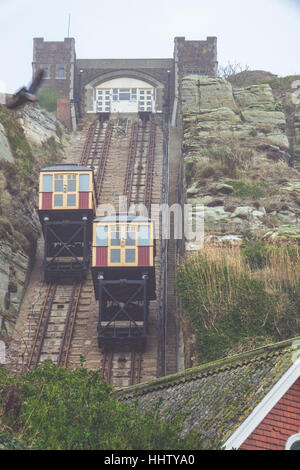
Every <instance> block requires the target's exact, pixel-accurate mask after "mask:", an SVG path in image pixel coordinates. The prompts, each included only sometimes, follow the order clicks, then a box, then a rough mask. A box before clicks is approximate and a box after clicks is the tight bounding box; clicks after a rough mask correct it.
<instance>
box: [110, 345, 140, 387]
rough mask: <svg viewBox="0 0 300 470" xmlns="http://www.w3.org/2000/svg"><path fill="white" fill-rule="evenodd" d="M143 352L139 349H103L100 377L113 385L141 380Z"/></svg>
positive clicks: (135, 382) (128, 383) (129, 383)
mask: <svg viewBox="0 0 300 470" xmlns="http://www.w3.org/2000/svg"><path fill="white" fill-rule="evenodd" d="M142 364H143V353H142V352H141V351H134V350H133V351H123V352H119V351H113V350H112V351H104V352H103V356H102V378H103V379H104V380H106V381H107V383H109V384H111V385H112V384H113V385H114V386H117V387H118V386H119V385H120V386H124V381H125V382H126V385H128V386H130V385H135V384H138V383H140V382H141V377H142Z"/></svg>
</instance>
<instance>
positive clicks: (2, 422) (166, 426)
mask: <svg viewBox="0 0 300 470" xmlns="http://www.w3.org/2000/svg"><path fill="white" fill-rule="evenodd" d="M111 392H112V388H111V387H110V386H109V385H108V384H107V383H105V382H104V381H103V379H102V378H101V374H100V372H99V371H96V372H94V371H90V370H87V369H85V368H83V367H80V368H78V369H76V370H70V369H66V368H64V367H57V366H55V365H54V364H53V363H51V362H45V363H43V364H42V365H41V366H40V367H39V368H38V369H36V370H35V371H34V372H27V373H24V374H19V375H16V376H15V377H11V376H9V375H8V373H7V371H6V370H4V369H1V368H0V444H2V445H4V446H5V447H6V448H9V449H14V448H17V449H20V448H21V449H47V450H61V449H64V450H67V449H68V450H70V449H79V450H80V449H85V450H91V449H102V450H136V449H143V450H148V449H153V450H154V449H162V450H167V449H199V448H201V445H202V442H203V440H202V439H201V436H200V435H199V433H196V432H193V433H189V434H187V435H185V437H181V432H182V429H183V426H182V418H183V417H182V416H179V415H178V416H171V415H170V416H168V417H167V419H163V418H161V416H160V408H159V406H160V404H159V402H158V403H157V404H156V406H155V407H154V408H153V410H152V411H148V412H145V413H142V412H141V410H140V409H139V407H138V405H137V404H129V403H125V402H120V401H118V399H117V398H116V397H114V395H112V393H111ZM206 444H207V442H206ZM211 446H214V447H217V446H218V444H215V443H211ZM206 447H207V445H206Z"/></svg>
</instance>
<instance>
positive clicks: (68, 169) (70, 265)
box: [38, 164, 97, 281]
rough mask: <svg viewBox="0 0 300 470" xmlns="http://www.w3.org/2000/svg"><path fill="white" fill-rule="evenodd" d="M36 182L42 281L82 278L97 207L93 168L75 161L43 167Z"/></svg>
mask: <svg viewBox="0 0 300 470" xmlns="http://www.w3.org/2000/svg"><path fill="white" fill-rule="evenodd" d="M39 183H40V185H39V210H38V214H39V218H40V222H41V225H42V229H43V234H44V239H45V251H44V277H45V280H46V281H51V280H58V279H61V278H64V279H66V278H70V279H78V280H80V279H84V278H85V277H86V273H87V270H88V266H89V258H90V249H91V242H92V221H93V218H94V217H95V214H96V207H97V201H96V194H95V182H94V173H93V169H92V168H89V167H85V166H80V165H74V164H59V165H56V166H51V167H48V168H43V169H42V170H41V171H40V182H39Z"/></svg>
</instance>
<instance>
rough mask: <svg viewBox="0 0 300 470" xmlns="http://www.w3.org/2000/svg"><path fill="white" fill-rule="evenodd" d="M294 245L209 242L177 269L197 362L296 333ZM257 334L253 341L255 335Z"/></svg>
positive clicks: (296, 259)
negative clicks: (245, 246)
mask: <svg viewBox="0 0 300 470" xmlns="http://www.w3.org/2000/svg"><path fill="white" fill-rule="evenodd" d="M299 258H300V255H299V251H297V250H296V251H295V250H292V251H291V249H288V248H278V247H277V248H269V249H266V248H262V249H261V250H259V249H258V248H257V247H256V248H253V250H252V251H251V250H249V249H248V250H247V251H245V252H244V255H242V253H241V252H240V250H239V249H238V248H228V249H221V248H216V247H211V248H207V249H205V250H203V252H199V253H198V254H196V255H194V256H192V257H190V258H188V259H187V260H186V262H185V263H184V265H183V266H181V267H180V268H179V270H178V281H177V287H178V295H179V297H180V299H181V303H182V309H183V312H184V313H183V314H182V315H183V316H185V317H186V318H187V319H188V321H189V322H190V323H191V324H192V325H193V331H194V333H195V342H196V344H195V346H196V351H197V354H198V361H199V362H200V363H204V362H209V361H212V360H216V359H218V358H221V357H224V356H226V355H228V354H229V353H231V352H233V353H234V352H236V351H240V350H241V349H243V347H244V348H246V349H247V348H248V345H249V344H250V345H251V347H256V346H259V345H261V342H264V340H265V341H266V342H270V341H271V342H272V341H275V342H276V341H279V340H283V339H287V338H290V337H293V336H297V335H298V334H299V287H300V283H299V279H300V276H299V275H300V267H299ZM256 338H257V341H256Z"/></svg>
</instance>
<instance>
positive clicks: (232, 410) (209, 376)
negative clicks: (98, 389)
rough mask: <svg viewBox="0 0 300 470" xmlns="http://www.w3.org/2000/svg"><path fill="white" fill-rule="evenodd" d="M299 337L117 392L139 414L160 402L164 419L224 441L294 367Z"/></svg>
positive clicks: (299, 343)
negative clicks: (180, 420)
mask: <svg viewBox="0 0 300 470" xmlns="http://www.w3.org/2000/svg"><path fill="white" fill-rule="evenodd" d="M299 354H300V337H298V338H294V339H292V340H288V341H284V342H281V343H277V344H273V345H269V346H265V347H263V348H259V349H256V350H253V351H250V352H248V353H244V354H241V355H238V356H233V357H230V358H225V359H222V360H218V361H216V362H213V363H209V364H205V365H201V366H199V367H194V368H192V369H188V370H186V371H184V372H181V373H178V374H175V375H171V376H167V377H162V378H159V379H157V380H153V381H151V382H148V383H145V384H139V385H136V386H133V387H128V388H126V389H122V390H118V391H117V392H115V394H116V395H117V396H119V398H120V399H121V400H126V401H135V400H138V401H139V403H140V405H141V407H142V408H143V409H148V408H149V407H150V405H151V404H155V403H156V402H157V401H158V400H161V403H160V405H159V409H160V410H161V413H162V415H164V414H165V413H168V412H169V411H171V412H172V413H177V412H183V413H184V416H185V424H184V428H185V430H190V429H194V428H198V429H200V430H201V432H202V434H203V435H205V436H207V437H208V438H212V439H218V440H220V441H221V442H225V441H226V440H227V439H228V438H229V437H230V436H231V434H232V433H233V431H235V430H236V429H237V428H238V427H239V425H240V424H241V423H242V422H243V421H244V420H245V419H246V418H247V417H248V416H249V414H250V413H251V412H252V411H253V409H254V408H255V407H256V406H257V404H258V403H259V402H260V401H261V400H262V399H263V398H264V397H265V395H266V394H267V393H268V392H269V391H270V390H271V389H272V387H273V386H274V385H275V384H276V383H277V382H278V380H279V379H280V378H281V377H282V375H283V374H284V373H285V372H286V371H287V370H288V369H289V368H290V367H291V366H292V364H293V362H294V361H295V359H296V358H297V355H298V356H299Z"/></svg>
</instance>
